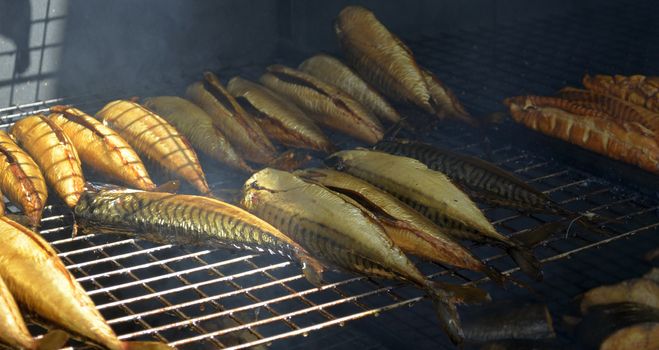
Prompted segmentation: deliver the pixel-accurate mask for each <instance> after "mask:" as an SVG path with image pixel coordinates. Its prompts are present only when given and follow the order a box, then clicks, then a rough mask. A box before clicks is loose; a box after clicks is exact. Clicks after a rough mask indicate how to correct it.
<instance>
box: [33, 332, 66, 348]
mask: <svg viewBox="0 0 659 350" xmlns="http://www.w3.org/2000/svg"><path fill="white" fill-rule="evenodd" d="M67 341H69V335H68V334H67V333H66V332H64V331H62V330H59V329H53V330H51V331H49V332H48V333H46V335H44V336H43V338H41V339H39V341H38V342H37V348H36V349H37V350H56V349H60V348H61V347H62V346H64V344H66V342H67Z"/></svg>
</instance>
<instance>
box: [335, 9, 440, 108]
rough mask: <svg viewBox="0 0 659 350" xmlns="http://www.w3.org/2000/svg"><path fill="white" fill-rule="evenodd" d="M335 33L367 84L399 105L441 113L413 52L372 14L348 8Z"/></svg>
mask: <svg viewBox="0 0 659 350" xmlns="http://www.w3.org/2000/svg"><path fill="white" fill-rule="evenodd" d="M334 32H335V33H336V35H337V37H338V39H339V44H340V46H341V49H342V51H343V53H344V55H345V56H346V58H347V61H348V62H349V63H350V65H351V66H352V67H353V68H355V70H356V71H357V72H358V73H359V75H360V76H361V77H362V78H364V80H366V81H367V82H368V83H370V84H371V85H372V86H374V87H375V88H376V89H378V90H380V91H381V92H382V93H384V94H385V95H386V96H387V97H389V98H391V99H393V100H395V101H405V102H410V103H412V104H414V105H416V106H418V107H420V108H422V109H423V110H425V111H426V112H428V113H431V114H435V113H436V112H437V111H436V110H435V108H434V107H433V106H432V104H431V96H430V91H429V89H428V85H427V83H426V79H425V78H424V76H423V73H422V72H421V68H420V67H419V65H418V64H417V63H416V60H415V59H414V56H413V55H412V51H411V50H410V49H409V48H408V47H407V46H406V45H405V44H404V43H403V42H402V41H401V40H400V39H399V38H398V37H397V36H396V35H394V34H393V33H391V32H390V31H389V30H388V29H387V28H386V27H385V26H384V25H383V24H382V23H381V22H380V21H378V19H377V18H376V17H375V15H374V14H373V13H372V12H371V11H369V10H367V9H365V8H363V7H361V6H347V7H345V8H344V9H343V10H341V12H340V13H339V15H338V17H337V18H336V21H335V22H334Z"/></svg>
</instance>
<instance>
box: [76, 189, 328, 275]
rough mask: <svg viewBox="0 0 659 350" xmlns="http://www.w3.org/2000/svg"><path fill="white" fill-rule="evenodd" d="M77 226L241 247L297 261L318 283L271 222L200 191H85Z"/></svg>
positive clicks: (314, 271) (301, 254) (311, 262)
mask: <svg viewBox="0 0 659 350" xmlns="http://www.w3.org/2000/svg"><path fill="white" fill-rule="evenodd" d="M74 214H75V216H76V221H77V222H78V224H79V225H80V228H81V229H83V230H87V231H92V232H98V231H101V232H108V233H118V234H125V235H131V236H135V237H139V238H142V239H146V240H150V241H155V242H160V243H167V244H179V245H201V246H210V247H218V248H227V247H228V248H233V249H247V250H252V251H256V252H266V251H267V252H270V253H271V254H279V255H282V256H285V257H288V258H290V259H292V260H296V261H300V262H301V263H302V266H303V271H304V273H305V275H306V276H307V278H308V279H309V280H310V281H311V282H313V283H319V281H320V279H321V277H320V276H321V274H322V265H321V264H320V263H319V262H317V261H316V260H315V259H313V258H311V257H309V256H308V254H307V252H306V251H305V250H304V249H303V248H302V247H301V246H300V245H298V244H297V243H295V242H294V241H293V240H291V239H290V238H288V237H287V236H286V235H284V234H283V233H281V232H280V231H279V230H277V229H276V228H275V227H273V226H272V225H270V224H268V223H267V222H265V221H263V220H261V219H259V218H257V217H256V216H254V215H252V214H250V213H248V212H246V211H245V210H243V209H241V208H238V207H235V206H233V205H230V204H228V203H225V202H222V201H219V200H216V199H213V198H208V197H201V196H193V195H183V194H171V193H163V192H145V191H137V190H130V189H123V188H111V187H110V188H102V189H90V190H88V191H85V193H84V194H83V195H82V197H81V199H80V202H79V203H78V205H77V206H76V207H75V208H74Z"/></svg>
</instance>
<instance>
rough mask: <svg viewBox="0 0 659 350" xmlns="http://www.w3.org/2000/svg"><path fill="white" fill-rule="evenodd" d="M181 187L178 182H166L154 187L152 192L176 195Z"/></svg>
mask: <svg viewBox="0 0 659 350" xmlns="http://www.w3.org/2000/svg"><path fill="white" fill-rule="evenodd" d="M179 187H181V182H180V181H179V180H171V181H167V182H165V183H164V184H162V185H160V186H158V187H156V188H155V189H154V190H153V191H154V192H166V193H177V192H178V190H179Z"/></svg>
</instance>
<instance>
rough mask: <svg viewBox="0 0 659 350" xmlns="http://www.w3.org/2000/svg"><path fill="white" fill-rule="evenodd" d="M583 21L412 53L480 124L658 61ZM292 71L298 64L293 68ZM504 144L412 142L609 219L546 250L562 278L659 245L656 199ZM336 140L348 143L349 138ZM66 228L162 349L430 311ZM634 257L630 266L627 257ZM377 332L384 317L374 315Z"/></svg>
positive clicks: (283, 264) (531, 24)
mask: <svg viewBox="0 0 659 350" xmlns="http://www.w3.org/2000/svg"><path fill="white" fill-rule="evenodd" d="M625 6H636V7H637V10H638V11H642V12H643V13H651V12H652V11H656V9H653V10H650V8H654V7H656V6H657V5H656V4H654V3H653V2H650V1H648V2H635V3H634V5H630V4H627V5H625ZM583 13H584V12H579V11H577V12H575V13H569V14H566V15H561V16H556V17H555V18H552V19H549V20H546V21H538V20H534V21H520V22H518V23H513V24H511V25H509V26H503V27H500V28H495V29H494V30H486V31H482V30H479V31H465V32H463V33H461V34H459V35H456V36H448V35H447V36H444V37H440V38H426V39H424V40H421V41H417V42H412V43H411V44H412V45H411V46H412V49H413V51H414V52H415V53H416V56H417V58H418V59H419V61H420V62H421V63H422V64H423V65H424V66H426V67H428V68H430V69H431V70H433V71H436V72H438V74H439V76H440V77H441V78H442V79H443V80H444V81H445V82H446V83H447V85H449V86H450V87H452V88H454V89H455V91H456V92H457V93H458V95H459V97H460V99H462V100H463V101H464V102H465V105H466V106H467V107H468V108H469V109H470V110H471V111H473V112H474V113H476V114H485V113H490V112H493V111H498V110H501V109H502V108H503V107H502V105H501V103H500V101H501V99H503V98H504V97H507V96H511V95H517V94H522V93H528V92H533V93H537V94H550V93H553V92H554V91H555V90H556V89H558V88H560V87H562V86H565V85H569V84H577V83H578V80H579V79H580V78H581V75H582V73H583V71H582V70H584V69H589V70H592V71H593V72H606V73H627V72H628V71H629V70H630V69H633V68H634V67H636V66H638V65H639V64H638V62H642V61H640V60H637V61H638V62H636V61H634V62H635V64H634V65H632V64H629V63H627V61H628V60H629V57H626V56H625V57H623V56H622V55H618V54H614V52H616V51H624V50H628V51H627V52H628V53H630V55H631V54H633V55H639V56H642V55H646V56H647V57H656V56H657V55H656V54H657V53H658V52H656V48H657V47H659V45H657V44H659V42H657V41H659V40H657V38H655V39H654V42H653V43H647V46H648V49H647V50H646V51H642V50H641V49H638V48H636V47H630V46H629V45H627V44H626V43H627V42H628V40H629V38H630V37H633V36H634V33H638V31H640V30H643V29H644V28H643V27H642V26H640V25H638V24H637V23H636V22H635V20H636V19H637V18H638V17H634V16H631V15H629V14H628V13H627V12H623V13H624V14H625V15H623V17H624V18H620V17H619V16H618V17H616V23H615V26H616V28H617V29H618V31H617V33H616V34H615V35H613V34H611V33H610V32H607V34H606V35H605V36H602V35H599V33H598V31H601V30H602V28H606V27H607V26H610V25H613V23H612V18H614V17H613V16H614V15H618V14H619V12H618V11H617V8H616V7H615V6H614V7H610V8H609V7H606V6H602V5H600V7H598V8H596V9H592V10H590V12H589V14H590V15H592V16H593V17H591V19H592V20H591V21H588V23H585V24H583V23H580V21H578V19H579V18H580V16H583ZM625 16H627V17H629V18H627V17H625ZM632 19H634V20H632ZM556 27H561V28H564V31H563V32H564V33H560V34H559V33H558V32H554V31H552V30H551V28H556ZM520 29H523V30H520ZM565 33H569V35H567V36H566V35H565ZM538 38H542V40H540V39H538ZM575 43H579V46H575ZM617 48H621V49H620V50H617ZM652 50H654V51H652ZM633 55H632V56H633ZM653 55H654V56H653ZM646 61H649V60H646ZM296 63H297V62H291V64H292V65H294V64H296ZM646 66H647V65H646ZM630 67H631V68H630ZM261 68H262V67H240V68H239V69H237V70H236V71H235V72H234V73H236V74H240V75H245V76H248V77H249V76H257V75H258V74H259V72H260V71H261ZM649 69H652V67H649ZM632 73H633V72H632ZM223 75H224V76H230V75H231V74H223ZM180 85H181V84H180V82H174V83H172V84H171V85H169V86H168V85H162V86H160V87H158V89H159V90H156V91H154V90H152V91H148V92H144V93H142V92H140V91H135V92H133V93H139V94H140V95H143V96H148V95H157V94H171V93H172V92H173V91H176V88H177V87H179V86H180ZM123 94H124V93H123V92H122V91H113V92H106V93H104V94H92V95H88V96H79V97H76V98H72V99H64V98H58V99H51V100H47V101H39V102H35V103H31V104H25V105H20V106H11V107H7V108H0V127H8V126H10V125H11V124H12V123H13V122H15V121H16V120H18V119H20V118H22V117H24V116H26V115H29V114H33V113H45V112H47V111H48V108H49V107H50V106H52V105H55V104H72V105H75V106H77V107H78V108H81V109H82V110H85V111H87V112H90V113H93V112H94V111H96V110H98V109H99V108H100V107H101V106H102V105H103V104H105V103H106V102H108V101H109V100H112V99H115V98H122V97H125V96H124V95H123ZM413 114H414V113H413V112H411V113H410V115H413ZM507 127H508V125H504V126H502V128H507ZM497 135H498V134H497V132H496V131H494V132H492V133H490V134H488V135H487V139H488V140H489V141H488V142H489V143H488V144H486V145H484V144H483V142H482V140H483V135H482V134H478V133H477V132H475V131H473V130H470V129H466V128H464V127H462V126H459V125H453V124H450V123H449V124H442V125H439V126H437V127H436V128H434V129H432V130H429V131H428V132H426V133H425V134H423V135H421V136H418V135H416V136H415V137H420V138H421V139H422V140H423V141H426V142H429V143H433V144H436V145H440V146H443V147H447V148H450V149H453V150H457V151H460V152H464V153H468V154H472V155H475V156H478V157H481V158H484V159H489V160H491V161H493V162H494V163H496V164H498V165H499V166H501V167H503V168H505V169H506V170H508V171H511V172H513V173H515V174H516V175H518V176H519V177H520V178H522V179H524V180H525V181H526V182H528V183H530V184H532V185H533V186H535V187H537V188H538V189H540V190H541V191H542V192H543V193H545V194H547V195H549V196H551V197H552V198H553V199H555V200H556V201H557V202H558V203H560V204H561V205H563V206H565V207H567V208H570V209H574V210H575V211H578V212H585V211H589V212H594V213H597V214H601V215H604V216H606V217H609V218H611V220H610V221H609V222H605V224H606V228H607V230H609V231H610V232H611V235H610V236H602V235H596V234H594V233H590V232H588V231H587V230H585V229H583V228H581V227H577V226H576V225H574V226H570V230H569V231H568V232H567V233H566V234H560V235H555V236H554V237H552V238H550V239H548V240H547V241H546V242H543V243H542V244H541V245H540V246H539V247H538V248H537V249H536V252H537V253H538V254H539V255H540V256H541V257H542V259H541V260H542V261H543V263H545V264H546V267H547V268H548V269H549V270H550V272H551V271H553V269H554V268H559V267H560V268H565V266H566V264H567V263H565V259H567V258H569V257H571V258H572V259H571V263H580V264H583V265H586V266H588V269H589V270H590V271H584V273H590V275H591V276H596V275H597V273H598V271H599V270H602V267H600V266H597V265H598V264H597V263H595V262H593V261H592V259H593V258H592V256H589V252H591V251H593V250H595V249H597V250H598V252H600V253H601V254H602V255H603V256H606V255H607V254H609V253H612V252H615V251H614V250H612V249H613V248H610V247H613V246H614V245H615V244H616V242H619V241H622V240H623V239H624V240H626V241H625V243H626V245H627V246H629V247H630V249H631V250H633V251H634V252H636V251H639V250H640V249H643V248H645V247H648V246H650V245H652V244H659V242H658V240H657V239H656V238H653V236H656V235H652V234H649V233H657V232H659V220H658V219H657V216H658V215H657V213H659V201H658V200H657V198H648V197H646V196H644V195H643V194H640V193H637V192H634V191H632V190H630V189H627V188H623V187H620V186H616V185H614V184H612V183H609V182H607V181H605V180H603V179H601V178H599V177H596V176H593V174H589V173H586V172H583V171H580V170H577V169H575V168H572V167H569V166H566V165H564V164H563V163H561V162H560V160H556V159H551V158H550V156H551V155H545V154H541V153H539V152H535V151H528V150H520V149H518V146H517V145H511V144H510V141H509V140H510V139H511V138H506V137H497ZM339 143H341V144H344V143H345V144H347V145H351V144H352V143H351V142H350V141H343V139H341V142H339ZM489 148H491V150H489V151H488V149H489ZM204 165H205V164H204ZM216 171H217V169H215V168H214V167H213V165H209V166H208V167H207V172H209V180H213V179H214V176H215V175H218V174H216V173H215V172H216ZM215 184H216V185H217V186H218V187H222V186H225V185H227V184H228V185H235V184H233V183H232V182H231V181H226V180H222V181H217V182H215ZM483 210H484V212H485V213H486V215H487V216H488V217H489V218H490V219H491V221H492V222H493V223H494V224H495V225H496V227H497V229H499V230H500V231H501V232H502V233H504V234H506V235H514V234H518V233H521V232H525V231H527V230H529V229H532V228H534V227H538V226H540V225H543V224H545V223H548V222H552V221H555V220H563V219H560V218H559V219H557V218H556V217H551V216H547V215H536V214H534V215H520V213H518V212H516V211H513V210H506V209H502V208H491V207H484V208H483ZM71 220H72V218H71V214H70V213H69V212H68V211H67V210H65V209H63V208H61V207H58V206H53V205H50V206H48V207H47V208H46V212H45V215H44V220H43V229H42V230H41V234H42V235H43V236H44V237H45V238H46V239H47V240H48V241H49V242H51V244H52V245H53V246H54V247H55V249H57V250H58V252H59V256H60V257H61V258H62V259H63V260H64V261H65V263H66V264H67V268H68V269H69V271H71V272H72V273H73V274H74V275H75V276H76V278H77V280H78V281H80V283H82V284H83V286H85V288H86V289H87V290H88V293H89V294H90V296H92V298H93V299H94V301H95V302H96V304H97V305H98V308H99V310H101V312H102V313H103V314H104V316H106V318H107V319H108V322H109V323H110V324H111V325H112V326H113V327H114V328H115V329H116V330H117V332H118V333H119V334H120V335H121V338H122V339H130V340H134V339H157V340H162V341H167V342H169V343H170V344H172V345H175V346H178V347H179V348H181V349H212V348H218V347H226V348H229V349H242V348H247V347H253V346H258V345H264V344H275V345H276V344H277V341H280V340H282V339H285V338H289V337H293V336H299V335H307V334H309V333H311V332H315V331H317V330H320V329H325V328H328V327H331V326H336V325H341V326H342V325H344V324H345V323H346V322H348V321H353V320H357V319H362V318H366V317H369V316H374V315H378V314H380V313H384V312H385V311H389V310H393V309H397V310H398V311H397V312H396V314H400V315H407V314H409V313H411V312H416V313H418V314H422V313H424V312H425V313H426V314H428V313H431V311H427V310H428V309H430V308H429V307H428V306H427V305H425V304H424V303H422V305H420V306H417V307H415V308H401V307H402V306H405V305H410V306H411V305H413V304H416V303H417V302H419V301H421V300H422V299H424V296H423V294H422V292H421V291H418V290H415V289H413V288H410V287H409V286H406V285H404V284H402V283H395V282H390V281H379V280H371V279H368V278H364V277H359V276H347V275H345V274H340V273H337V274H330V275H329V276H328V282H327V283H326V284H325V285H323V286H320V287H316V286H312V285H311V284H309V283H308V282H307V281H306V280H305V279H304V277H303V275H302V274H300V271H299V269H298V268H297V267H296V266H295V264H292V263H291V262H289V261H285V260H282V259H281V258H278V257H274V256H264V255H257V254H244V253H240V254H238V255H233V254H231V253H230V252H228V251H224V250H208V249H204V248H189V247H186V248H182V247H177V246H173V245H168V244H165V245H162V244H160V245H154V244H149V243H147V242H142V241H139V240H136V239H132V238H130V239H126V238H124V237H117V236H110V235H105V234H99V233H95V234H89V235H78V236H74V237H72V236H71V230H72V225H71ZM471 248H473V249H474V251H475V253H476V254H477V255H479V257H481V258H482V259H483V260H484V261H487V262H488V263H490V264H492V265H493V266H495V267H497V268H498V269H500V270H501V271H503V273H504V274H507V275H511V274H519V272H518V271H519V268H517V267H516V266H514V265H513V264H512V262H511V261H510V258H509V257H508V256H507V255H506V254H502V253H501V252H500V251H496V250H492V249H485V250H483V249H482V248H483V247H479V246H476V245H473V246H471ZM604 252H607V253H606V254H605V253H604ZM628 254H632V253H628ZM589 259H590V260H589ZM628 259H631V260H632V261H633V258H632V257H629V258H628ZM419 267H420V269H421V270H422V271H424V272H425V273H426V274H427V275H428V276H429V277H431V278H437V279H441V280H447V281H452V282H455V283H465V284H476V285H480V286H483V287H484V288H487V289H489V290H493V291H497V292H499V293H504V294H508V295H514V296H517V297H519V296H520V295H522V296H523V295H527V294H528V293H527V292H525V291H511V292H502V291H501V290H500V289H498V288H497V287H494V286H492V284H491V283H490V282H489V280H488V279H487V278H484V277H483V276H481V275H479V274H475V273H471V272H469V271H463V270H456V269H452V268H450V267H447V266H443V265H441V264H436V263H428V262H421V261H420V262H419ZM637 269H638V268H637ZM568 270H570V269H569V268H566V269H565V271H568ZM630 270H633V269H630ZM561 271H562V270H561ZM551 277H553V279H552V278H551ZM569 277H570V276H569V274H568V273H567V272H566V273H561V274H560V276H553V275H552V276H550V278H548V279H547V281H546V282H544V283H543V284H537V285H534V286H533V287H534V289H536V290H538V291H540V292H541V293H542V294H543V295H546V296H547V300H548V302H549V303H550V308H551V309H552V311H555V312H560V311H561V310H563V309H564V307H565V305H566V304H567V303H568V302H569V300H570V299H571V298H573V297H574V294H567V293H560V295H558V296H557V295H556V294H557V293H555V291H557V290H563V289H565V288H566V287H571V288H575V282H571V280H570V279H569ZM623 277H624V276H620V277H617V276H610V277H609V278H623ZM515 278H521V276H518V275H516V276H515ZM576 288H577V289H578V290H583V289H584V288H585V286H584V285H582V284H579V286H577V287H576ZM409 310H414V311H409ZM392 314H394V313H392ZM427 319H431V317H425V316H419V317H417V316H416V314H414V322H416V323H420V322H423V321H422V320H427ZM371 322H377V321H376V319H372V321H371ZM428 322H432V321H428ZM392 327H393V326H392ZM559 331H560V330H559ZM433 333H436V335H433V337H434V338H433V339H434V343H433V344H434V346H433V347H434V348H452V347H451V346H450V345H449V343H448V341H447V340H446V338H445V337H444V336H443V335H442V334H441V333H440V332H439V331H438V330H437V331H436V332H433ZM560 336H561V337H562V338H566V337H567V336H566V335H565V334H560ZM307 339H308V338H307ZM566 339H567V338H566Z"/></svg>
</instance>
